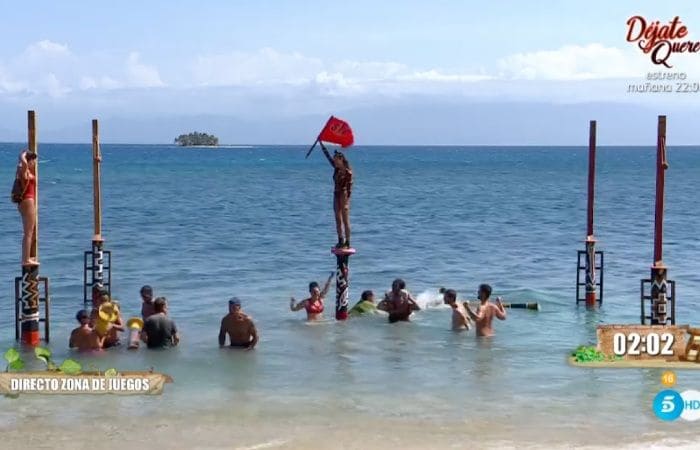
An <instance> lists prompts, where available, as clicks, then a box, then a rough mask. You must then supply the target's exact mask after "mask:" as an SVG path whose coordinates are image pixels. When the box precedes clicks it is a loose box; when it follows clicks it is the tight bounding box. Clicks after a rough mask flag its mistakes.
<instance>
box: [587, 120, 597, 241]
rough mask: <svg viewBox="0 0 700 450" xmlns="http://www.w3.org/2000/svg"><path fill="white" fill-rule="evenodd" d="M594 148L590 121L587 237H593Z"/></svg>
mask: <svg viewBox="0 0 700 450" xmlns="http://www.w3.org/2000/svg"><path fill="white" fill-rule="evenodd" d="M595 147H596V121H595V120H591V122H590V125H589V132H588V227H587V232H586V235H587V236H593V204H594V201H595Z"/></svg>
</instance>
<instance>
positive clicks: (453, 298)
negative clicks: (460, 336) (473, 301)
mask: <svg viewBox="0 0 700 450" xmlns="http://www.w3.org/2000/svg"><path fill="white" fill-rule="evenodd" d="M443 299H444V302H445V304H446V305H450V308H452V329H453V330H455V331H459V330H469V329H471V327H472V326H471V321H470V320H469V316H468V315H467V310H466V309H465V308H464V306H462V305H460V304H459V303H458V302H457V291H455V290H454V289H447V290H445V292H444V295H443Z"/></svg>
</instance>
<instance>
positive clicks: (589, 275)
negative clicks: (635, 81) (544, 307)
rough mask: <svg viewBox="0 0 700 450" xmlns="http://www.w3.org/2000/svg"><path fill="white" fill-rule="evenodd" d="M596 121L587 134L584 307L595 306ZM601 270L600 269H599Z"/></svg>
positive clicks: (591, 123)
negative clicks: (594, 207) (594, 208)
mask: <svg viewBox="0 0 700 450" xmlns="http://www.w3.org/2000/svg"><path fill="white" fill-rule="evenodd" d="M595 147H596V121H595V120H591V122H590V125H589V134H588V208H587V210H588V220H587V223H588V225H587V232H586V306H587V307H589V308H594V307H595V306H596V268H595V266H596V264H595V238H594V237H593V205H594V202H595ZM601 270H602V269H601Z"/></svg>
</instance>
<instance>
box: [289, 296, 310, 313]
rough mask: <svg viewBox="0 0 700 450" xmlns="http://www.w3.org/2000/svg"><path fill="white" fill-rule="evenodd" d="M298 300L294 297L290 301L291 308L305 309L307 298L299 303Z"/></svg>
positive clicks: (294, 309)
mask: <svg viewBox="0 0 700 450" xmlns="http://www.w3.org/2000/svg"><path fill="white" fill-rule="evenodd" d="M295 301H296V300H294V297H292V299H291V300H290V301H289V309H291V310H292V311H299V310H301V309H304V307H305V306H306V300H302V301H300V302H299V303H295Z"/></svg>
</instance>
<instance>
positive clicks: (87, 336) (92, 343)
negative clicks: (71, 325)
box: [68, 309, 104, 352]
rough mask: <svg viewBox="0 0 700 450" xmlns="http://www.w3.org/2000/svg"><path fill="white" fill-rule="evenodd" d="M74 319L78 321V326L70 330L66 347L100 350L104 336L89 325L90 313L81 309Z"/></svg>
mask: <svg viewBox="0 0 700 450" xmlns="http://www.w3.org/2000/svg"><path fill="white" fill-rule="evenodd" d="M75 320H77V321H78V323H79V324H80V326H79V327H78V328H76V329H74V330H73V331H72V332H71V334H70V339H69V340H68V347H69V348H77V349H78V351H81V352H83V351H90V350H100V349H101V348H102V341H103V340H104V338H102V337H100V336H98V335H97V333H96V332H95V330H93V329H92V327H91V326H90V314H88V312H87V311H86V310H84V309H81V310H80V311H78V313H77V314H76V315H75Z"/></svg>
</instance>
